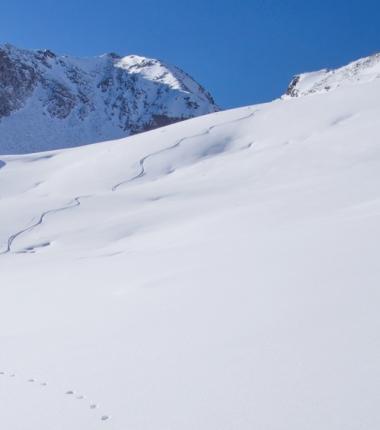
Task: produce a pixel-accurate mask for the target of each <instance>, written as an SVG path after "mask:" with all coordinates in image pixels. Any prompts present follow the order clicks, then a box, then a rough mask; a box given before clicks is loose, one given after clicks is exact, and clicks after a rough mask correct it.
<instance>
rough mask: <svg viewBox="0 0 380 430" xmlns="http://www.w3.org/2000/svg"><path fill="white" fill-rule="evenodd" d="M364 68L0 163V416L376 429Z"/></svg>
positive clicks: (158, 429) (73, 426)
mask: <svg viewBox="0 0 380 430" xmlns="http://www.w3.org/2000/svg"><path fill="white" fill-rule="evenodd" d="M379 118H380V80H379V79H374V80H373V81H372V82H369V83H362V84H361V85H351V86H346V87H344V88H343V87H342V88H337V89H336V90H335V91H333V92H329V93H327V94H322V95H315V96H313V97H301V98H294V99H289V100H277V101H274V102H272V103H269V104H265V105H258V106H252V107H247V108H241V109H236V110H231V111H226V112H219V113H215V114H211V115H208V116H204V117H200V118H196V119H192V120H189V121H185V122H182V123H179V124H175V125H171V126H168V127H165V128H161V129H158V130H154V131H151V132H148V133H145V134H141V135H137V136H133V137H129V138H126V139H123V140H118V141H113V142H105V143H100V144H95V145H90V146H85V147H80V148H75V149H66V150H59V151H53V152H45V153H39V154H33V155H25V156H10V155H7V156H2V157H0V158H1V162H0V192H1V199H0V219H1V223H0V243H1V252H2V254H1V255H0V428H2V429H6V430H98V429H110V430H111V429H112V430H127V429H133V430H169V429H171V430H252V429H258V430H305V429H307V430H343V429H344V430H358V429H360V430H374V429H378V428H380V412H379V404H380V371H379V363H380V341H379V330H380V324H379V323H380V313H379V309H380V288H379V285H380V263H379V254H380V252H379V251H380V145H379V136H380V121H379Z"/></svg>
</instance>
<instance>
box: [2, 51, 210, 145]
mask: <svg viewBox="0 0 380 430" xmlns="http://www.w3.org/2000/svg"><path fill="white" fill-rule="evenodd" d="M217 110H218V106H217V105H216V104H215V102H214V100H213V98H212V97H211V95H210V94H209V93H208V92H207V91H206V90H205V89H204V88H203V87H202V86H201V85H199V84H198V83H197V82H196V81H195V80H194V79H192V78H191V77H190V76H189V75H188V74H186V73H185V72H183V71H182V70H180V69H179V68H177V67H174V66H169V65H166V64H164V63H162V62H161V61H159V60H155V59H150V58H145V57H141V56H137V55H129V56H126V57H121V56H120V55H118V54H115V53H109V54H105V55H102V56H99V57H95V58H74V57H70V56H61V55H57V54H55V53H54V52H52V51H50V50H48V49H44V50H37V51H29V50H23V49H18V48H16V47H14V46H12V45H10V44H4V45H1V46H0V154H1V153H2V154H4V153H20V152H35V151H42V150H46V149H54V148H62V147H65V146H68V144H69V145H70V146H77V145H83V144H87V143H93V142H97V141H102V140H109V139H115V138H120V137H124V136H128V135H130V134H135V133H139V132H142V131H145V130H149V129H152V128H155V127H158V126H161V125H166V124H170V123H173V122H176V121H180V120H183V119H187V118H192V117H195V116H199V115H203V114H207V113H211V112H215V111H217ZM69 142H70V143H69Z"/></svg>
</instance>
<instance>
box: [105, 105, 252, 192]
mask: <svg viewBox="0 0 380 430" xmlns="http://www.w3.org/2000/svg"><path fill="white" fill-rule="evenodd" d="M256 112H257V111H254V112H250V113H249V114H248V115H244V116H242V117H241V118H237V119H234V120H231V121H227V122H224V123H221V124H216V125H212V126H211V127H209V128H207V129H206V130H205V131H203V132H202V133H198V134H193V135H192V136H186V137H183V138H182V139H180V140H178V142H176V143H175V144H174V145H172V146H169V147H168V148H163V149H160V150H158V151H156V152H152V153H151V154H148V155H145V156H144V157H143V158H141V159H140V161H139V166H140V171H139V173H137V174H136V175H135V176H133V177H132V178H128V179H126V180H124V181H122V182H119V183H118V184H116V185H114V186H113V187H112V191H116V190H117V189H118V188H120V187H121V186H123V185H125V184H127V183H128V182H132V181H135V180H136V179H139V178H142V177H143V176H145V174H146V171H145V162H146V161H147V160H148V159H150V158H152V157H154V156H156V155H160V154H163V153H164V152H167V151H171V150H173V149H175V148H178V147H179V146H180V145H181V144H182V143H183V142H185V141H186V140H190V139H195V138H196V137H202V136H206V135H208V134H210V133H211V132H212V130H214V129H215V128H218V127H223V126H224V125H227V124H233V123H235V122H240V121H244V120H246V119H249V118H252V117H253V116H254V115H255V114H256Z"/></svg>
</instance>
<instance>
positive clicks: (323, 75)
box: [285, 53, 380, 97]
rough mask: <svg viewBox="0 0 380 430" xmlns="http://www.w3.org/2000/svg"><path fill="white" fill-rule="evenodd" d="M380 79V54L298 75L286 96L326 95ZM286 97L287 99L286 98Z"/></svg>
mask: <svg viewBox="0 0 380 430" xmlns="http://www.w3.org/2000/svg"><path fill="white" fill-rule="evenodd" d="M379 78H380V53H377V54H374V55H371V56H370V57H365V58H361V59H359V60H357V61H353V62H352V63H350V64H348V65H346V66H343V67H340V68H339V69H332V70H328V69H323V70H319V71H317V72H311V73H302V74H300V75H296V76H295V77H294V78H293V80H292V82H291V83H290V85H289V88H288V91H287V93H286V96H290V97H300V96H305V95H310V94H317V93H324V92H327V91H332V90H335V89H336V88H340V87H345V86H349V85H357V84H361V83H366V82H372V81H373V80H374V79H379ZM286 96H285V97H286Z"/></svg>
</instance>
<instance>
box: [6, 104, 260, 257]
mask: <svg viewBox="0 0 380 430" xmlns="http://www.w3.org/2000/svg"><path fill="white" fill-rule="evenodd" d="M256 112H257V110H255V111H253V112H250V113H249V114H248V115H244V116H242V117H240V118H237V119H234V120H231V121H227V122H224V123H221V124H216V125H212V126H211V127H208V128H207V129H206V130H205V131H203V132H202V133H198V134H194V135H191V136H186V137H183V138H181V139H180V140H178V141H177V142H176V143H175V144H174V145H172V146H169V147H168V148H163V149H160V150H158V151H156V152H153V153H150V154H148V155H145V156H144V157H143V158H141V159H140V161H139V166H140V171H139V173H137V174H136V175H135V176H133V177H132V178H128V179H126V180H124V181H121V182H119V183H117V184H116V185H114V186H113V187H112V191H116V190H117V189H118V188H120V187H121V186H123V185H125V184H127V183H129V182H132V181H135V180H136V179H139V178H142V177H143V176H145V174H146V170H145V162H146V161H147V160H148V159H150V158H152V157H154V156H156V155H159V154H163V153H165V152H168V151H172V150H173V149H175V148H178V147H179V146H180V145H181V144H183V142H185V141H187V140H191V139H195V138H197V137H202V136H206V135H208V134H210V133H211V132H212V130H214V129H215V128H218V127H223V126H225V125H228V124H233V123H236V122H240V121H245V120H247V119H249V118H252V117H253V116H254V115H255V114H256ZM1 167H2V165H1V161H0V168H1ZM81 198H82V197H80V196H79V197H75V198H74V199H73V200H72V201H71V202H70V203H69V204H68V205H67V206H63V207H60V208H57V209H49V210H47V211H45V212H43V213H42V214H41V215H40V216H39V218H38V220H37V222H35V223H34V224H32V225H30V226H28V227H26V228H24V229H22V230H20V231H18V232H17V233H14V234H12V235H11V236H9V238H8V242H7V247H6V249H5V250H4V251H2V252H0V255H5V254H9V253H10V252H12V245H13V243H14V241H15V240H16V239H17V238H18V237H20V236H21V235H23V234H25V233H28V232H30V231H32V230H34V229H35V228H36V227H38V226H39V225H41V224H42V223H43V221H44V219H45V218H46V217H47V216H48V215H51V214H53V213H57V212H61V211H64V210H67V209H72V208H75V207H77V206H80V204H81V202H80V199H81ZM49 244H50V243H49V242H46V243H43V244H38V245H36V246H34V247H33V246H31V247H27V248H26V249H25V252H28V251H32V250H33V249H35V248H41V247H45V246H48V245H49Z"/></svg>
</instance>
